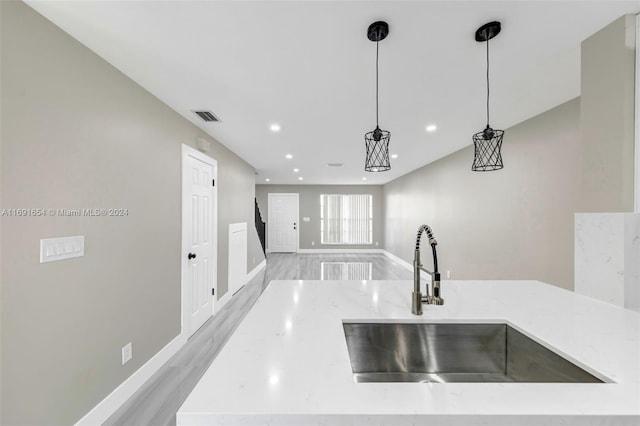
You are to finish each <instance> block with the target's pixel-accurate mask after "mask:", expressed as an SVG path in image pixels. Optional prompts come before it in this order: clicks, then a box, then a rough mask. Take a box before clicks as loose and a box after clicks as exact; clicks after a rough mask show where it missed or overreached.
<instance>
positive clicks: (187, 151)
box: [180, 144, 218, 338]
mask: <svg viewBox="0 0 640 426" xmlns="http://www.w3.org/2000/svg"><path fill="white" fill-rule="evenodd" d="M189 156H190V157H194V158H197V159H198V160H200V161H202V162H203V163H206V164H209V165H211V166H212V167H213V179H214V180H215V185H214V186H213V187H212V194H211V197H212V200H213V209H212V213H213V220H212V223H211V246H212V247H213V256H212V259H211V260H212V269H213V271H215V273H214V274H213V288H214V289H215V293H216V295H215V296H211V299H212V300H211V314H212V315H213V313H214V312H215V309H216V299H217V297H218V162H217V161H216V160H215V159H213V158H211V157H209V156H208V155H206V154H203V153H202V152H200V151H198V150H196V149H194V148H191V147H190V146H188V145H185V144H182V158H181V161H182V169H181V170H183V171H184V169H185V162H186V159H187V157H189ZM181 176H182V219H181V233H182V244H181V247H180V256H181V258H182V260H181V271H180V281H181V284H180V287H181V290H180V294H181V299H182V300H181V307H182V314H181V321H180V324H181V330H182V334H183V335H185V337H186V338H189V337H190V336H188V331H189V325H188V321H189V318H188V312H189V309H188V306H187V304H188V303H189V298H188V297H187V284H186V280H185V273H186V270H187V267H188V261H187V257H186V255H185V253H187V252H188V251H189V239H188V237H187V235H185V232H184V220H185V216H186V206H187V205H188V203H189V202H190V200H189V199H188V198H187V194H188V188H187V180H186V179H184V174H181Z"/></svg>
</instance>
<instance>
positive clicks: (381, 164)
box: [364, 127, 391, 172]
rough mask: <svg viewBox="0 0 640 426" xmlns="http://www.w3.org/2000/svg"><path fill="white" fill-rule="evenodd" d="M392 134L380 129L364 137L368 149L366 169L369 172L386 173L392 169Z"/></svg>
mask: <svg viewBox="0 0 640 426" xmlns="http://www.w3.org/2000/svg"><path fill="white" fill-rule="evenodd" d="M390 139H391V133H390V132H387V131H386V130H380V129H379V128H378V127H376V129H375V130H374V131H372V132H369V133H367V134H366V135H364V140H365V145H366V148H367V160H366V163H365V165H364V169H365V170H366V171H367V172H386V171H387V170H390V169H391V164H390V163H389V140H390Z"/></svg>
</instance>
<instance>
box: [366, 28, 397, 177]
mask: <svg viewBox="0 0 640 426" xmlns="http://www.w3.org/2000/svg"><path fill="white" fill-rule="evenodd" d="M388 34H389V25H388V24H387V23H386V22H384V21H377V22H374V23H373V24H371V25H369V29H368V30H367V38H368V39H369V40H371V41H375V42H376V128H375V129H374V130H373V131H371V132H368V133H366V134H365V135H364V141H365V144H366V148H367V159H366V161H365V165H364V170H365V171H367V172H385V171H387V170H389V169H391V164H389V140H390V139H391V132H388V131H386V130H381V129H380V126H378V44H379V43H380V41H382V40H384V39H385V38H386V37H387V35H388Z"/></svg>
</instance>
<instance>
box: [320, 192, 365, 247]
mask: <svg viewBox="0 0 640 426" xmlns="http://www.w3.org/2000/svg"><path fill="white" fill-rule="evenodd" d="M372 205H373V196H372V195H370V194H357V195H327V194H322V195H321V196H320V234H321V241H322V244H371V240H372V239H373V225H372V223H373V206H372Z"/></svg>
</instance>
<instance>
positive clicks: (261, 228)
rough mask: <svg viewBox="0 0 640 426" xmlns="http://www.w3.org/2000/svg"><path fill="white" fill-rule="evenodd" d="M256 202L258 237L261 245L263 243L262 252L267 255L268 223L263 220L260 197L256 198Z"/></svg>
mask: <svg viewBox="0 0 640 426" xmlns="http://www.w3.org/2000/svg"><path fill="white" fill-rule="evenodd" d="M254 200H255V202H256V210H255V214H254V218H255V222H256V231H257V232H258V238H259V239H260V245H262V252H263V253H264V255H265V257H266V255H267V250H266V241H267V240H266V230H267V226H266V224H265V223H264V222H263V221H262V215H261V214H260V207H258V199H257V198H254Z"/></svg>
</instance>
